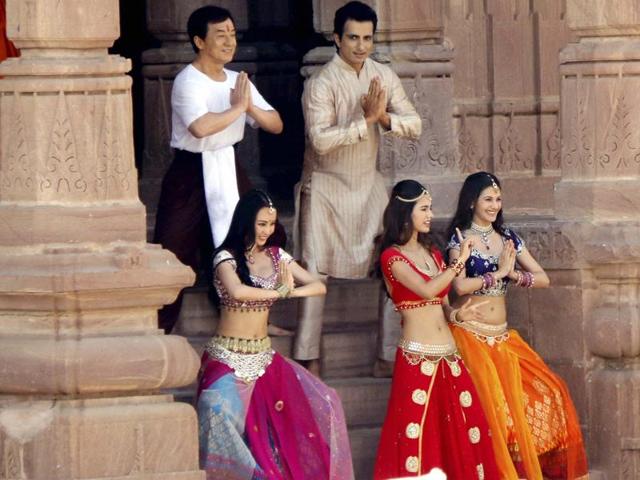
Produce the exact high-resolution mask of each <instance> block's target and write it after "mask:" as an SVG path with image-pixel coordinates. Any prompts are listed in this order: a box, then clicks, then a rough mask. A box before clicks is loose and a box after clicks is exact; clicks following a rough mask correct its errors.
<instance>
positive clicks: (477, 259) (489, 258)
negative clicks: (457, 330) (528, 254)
mask: <svg viewBox="0 0 640 480" xmlns="http://www.w3.org/2000/svg"><path fill="white" fill-rule="evenodd" d="M503 230H504V234H505V235H506V237H503V236H502V235H500V237H501V238H502V242H503V243H504V242H506V241H507V240H511V241H512V242H513V246H514V248H515V249H516V255H520V254H521V253H522V250H523V249H524V240H522V238H520V237H519V236H518V234H516V232H514V231H513V230H511V229H509V228H507V227H503ZM450 249H453V250H460V242H459V241H458V237H457V236H456V235H455V234H454V235H453V236H452V237H451V239H450V240H449V243H448V244H447V250H450ZM499 259H500V255H488V254H485V253H482V252H481V251H480V250H478V249H477V248H475V247H474V248H472V249H471V255H470V256H469V259H468V260H467V262H466V263H465V265H464V267H465V271H466V274H467V278H473V277H481V276H482V275H484V274H485V273H491V272H495V271H497V270H498V261H499ZM508 283H509V278H508V277H505V278H503V279H500V280H497V281H496V283H495V284H494V285H493V287H491V288H486V289H480V290H476V291H475V292H473V294H474V295H490V296H494V297H498V296H502V295H504V294H505V293H507V285H508Z"/></svg>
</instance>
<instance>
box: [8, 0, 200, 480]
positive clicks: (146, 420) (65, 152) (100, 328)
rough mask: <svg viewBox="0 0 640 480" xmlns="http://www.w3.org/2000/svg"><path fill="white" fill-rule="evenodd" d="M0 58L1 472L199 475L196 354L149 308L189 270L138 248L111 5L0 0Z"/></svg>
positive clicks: (139, 219) (124, 93)
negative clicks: (177, 399) (181, 390)
mask: <svg viewBox="0 0 640 480" xmlns="http://www.w3.org/2000/svg"><path fill="white" fill-rule="evenodd" d="M7 18H8V29H7V31H8V36H9V38H10V39H12V40H13V41H14V42H15V44H16V46H17V47H18V48H20V49H21V52H22V56H21V58H14V59H9V60H6V61H5V62H3V63H2V64H0V76H3V77H4V79H3V80H1V81H0V223H1V224H2V228H1V229H0V478H3V479H11V480H17V479H34V480H35V479H37V480H57V479H60V480H62V479H80V478H82V479H115V478H124V477H126V478H130V479H138V480H142V479H151V478H153V479H178V478H179V479H185V480H187V479H193V480H195V479H203V478H204V473H202V472H199V471H198V447H197V421H196V415H195V412H194V410H193V408H192V407H191V406H189V405H186V404H182V403H174V402H173V398H172V396H171V395H167V394H163V393H162V392H161V389H166V388H174V387H179V386H183V385H187V384H189V383H191V382H192V381H193V379H194V377H195V375H196V372H197V369H198V359H197V356H196V355H195V353H194V352H193V350H192V349H191V347H190V346H189V345H188V343H187V342H186V340H185V339H184V338H181V337H176V336H164V335H163V334H162V332H161V331H160V330H158V328H157V319H156V311H157V309H158V308H159V307H160V306H161V305H163V304H164V303H168V302H170V301H172V300H173V299H174V298H175V296H176V294H177V292H178V291H179V289H180V288H182V287H184V286H185V285H188V284H190V283H191V282H192V281H193V273H192V272H191V271H190V270H189V269H188V268H187V267H184V266H183V265H181V264H180V263H179V262H178V261H177V260H176V258H175V256H173V254H171V253H170V252H167V251H165V250H162V249H161V248H158V247H157V246H154V245H148V244H147V243H146V241H145V211H144V207H143V206H142V204H141V203H140V201H139V199H138V194H137V172H136V169H135V164H134V159H133V141H132V118H131V91H130V89H131V80H130V78H129V77H128V76H126V75H125V73H126V72H127V71H128V70H129V69H130V63H129V61H128V60H125V59H123V58H121V57H116V56H112V55H108V54H107V48H108V47H110V46H111V44H112V43H113V41H114V40H115V39H116V38H117V37H118V35H119V31H118V3H117V1H116V0H62V1H60V0H32V1H26V2H25V1H22V0H8V1H7Z"/></svg>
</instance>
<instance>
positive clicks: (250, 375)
mask: <svg viewBox="0 0 640 480" xmlns="http://www.w3.org/2000/svg"><path fill="white" fill-rule="evenodd" d="M205 350H206V351H207V353H208V354H209V355H210V356H211V358H214V359H215V360H218V361H219V362H222V363H224V364H225V365H227V366H228V367H229V368H231V369H232V370H233V374H234V375H235V376H236V377H238V378H239V379H241V380H242V381H244V382H245V383H251V382H254V381H256V380H257V379H258V378H260V377H261V376H262V375H264V374H265V372H266V371H267V367H268V366H269V365H270V364H271V361H272V360H273V355H274V353H275V352H274V351H273V350H272V349H271V339H270V338H269V337H264V338H260V339H256V340H254V339H246V338H234V337H223V336H219V335H216V336H214V337H213V338H211V340H209V342H208V343H207V345H206V346H205Z"/></svg>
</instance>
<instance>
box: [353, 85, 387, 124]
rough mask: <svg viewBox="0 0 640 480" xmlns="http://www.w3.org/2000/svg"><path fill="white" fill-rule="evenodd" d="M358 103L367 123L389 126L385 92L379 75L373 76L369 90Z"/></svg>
mask: <svg viewBox="0 0 640 480" xmlns="http://www.w3.org/2000/svg"><path fill="white" fill-rule="evenodd" d="M360 103H361V105H362V110H363V111H364V119H365V120H366V122H367V124H372V123H377V122H379V123H381V124H382V126H383V127H385V128H389V126H390V125H391V121H390V119H389V115H388V114H387V92H386V91H385V89H384V88H383V87H382V84H381V82H380V78H379V77H373V78H372V79H371V83H369V91H368V92H367V94H366V95H363V96H362V98H361V100H360Z"/></svg>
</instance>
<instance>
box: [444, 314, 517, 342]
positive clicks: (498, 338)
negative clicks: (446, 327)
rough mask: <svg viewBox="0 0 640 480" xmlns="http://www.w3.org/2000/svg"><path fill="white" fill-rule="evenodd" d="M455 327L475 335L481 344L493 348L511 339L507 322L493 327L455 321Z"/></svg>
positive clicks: (474, 322)
mask: <svg viewBox="0 0 640 480" xmlns="http://www.w3.org/2000/svg"><path fill="white" fill-rule="evenodd" d="M453 324H454V325H457V326H458V327H460V328H464V329H465V330H467V331H469V332H471V333H473V336H474V337H476V338H477V339H478V340H480V341H481V342H484V343H486V344H487V345H489V346H490V347H493V346H494V345H495V344H496V343H500V342H504V341H505V340H508V339H509V331H508V330H507V322H504V323H501V324H499V325H491V324H488V323H482V322H476V321H475V320H468V321H466V322H460V321H454V322H453Z"/></svg>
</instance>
